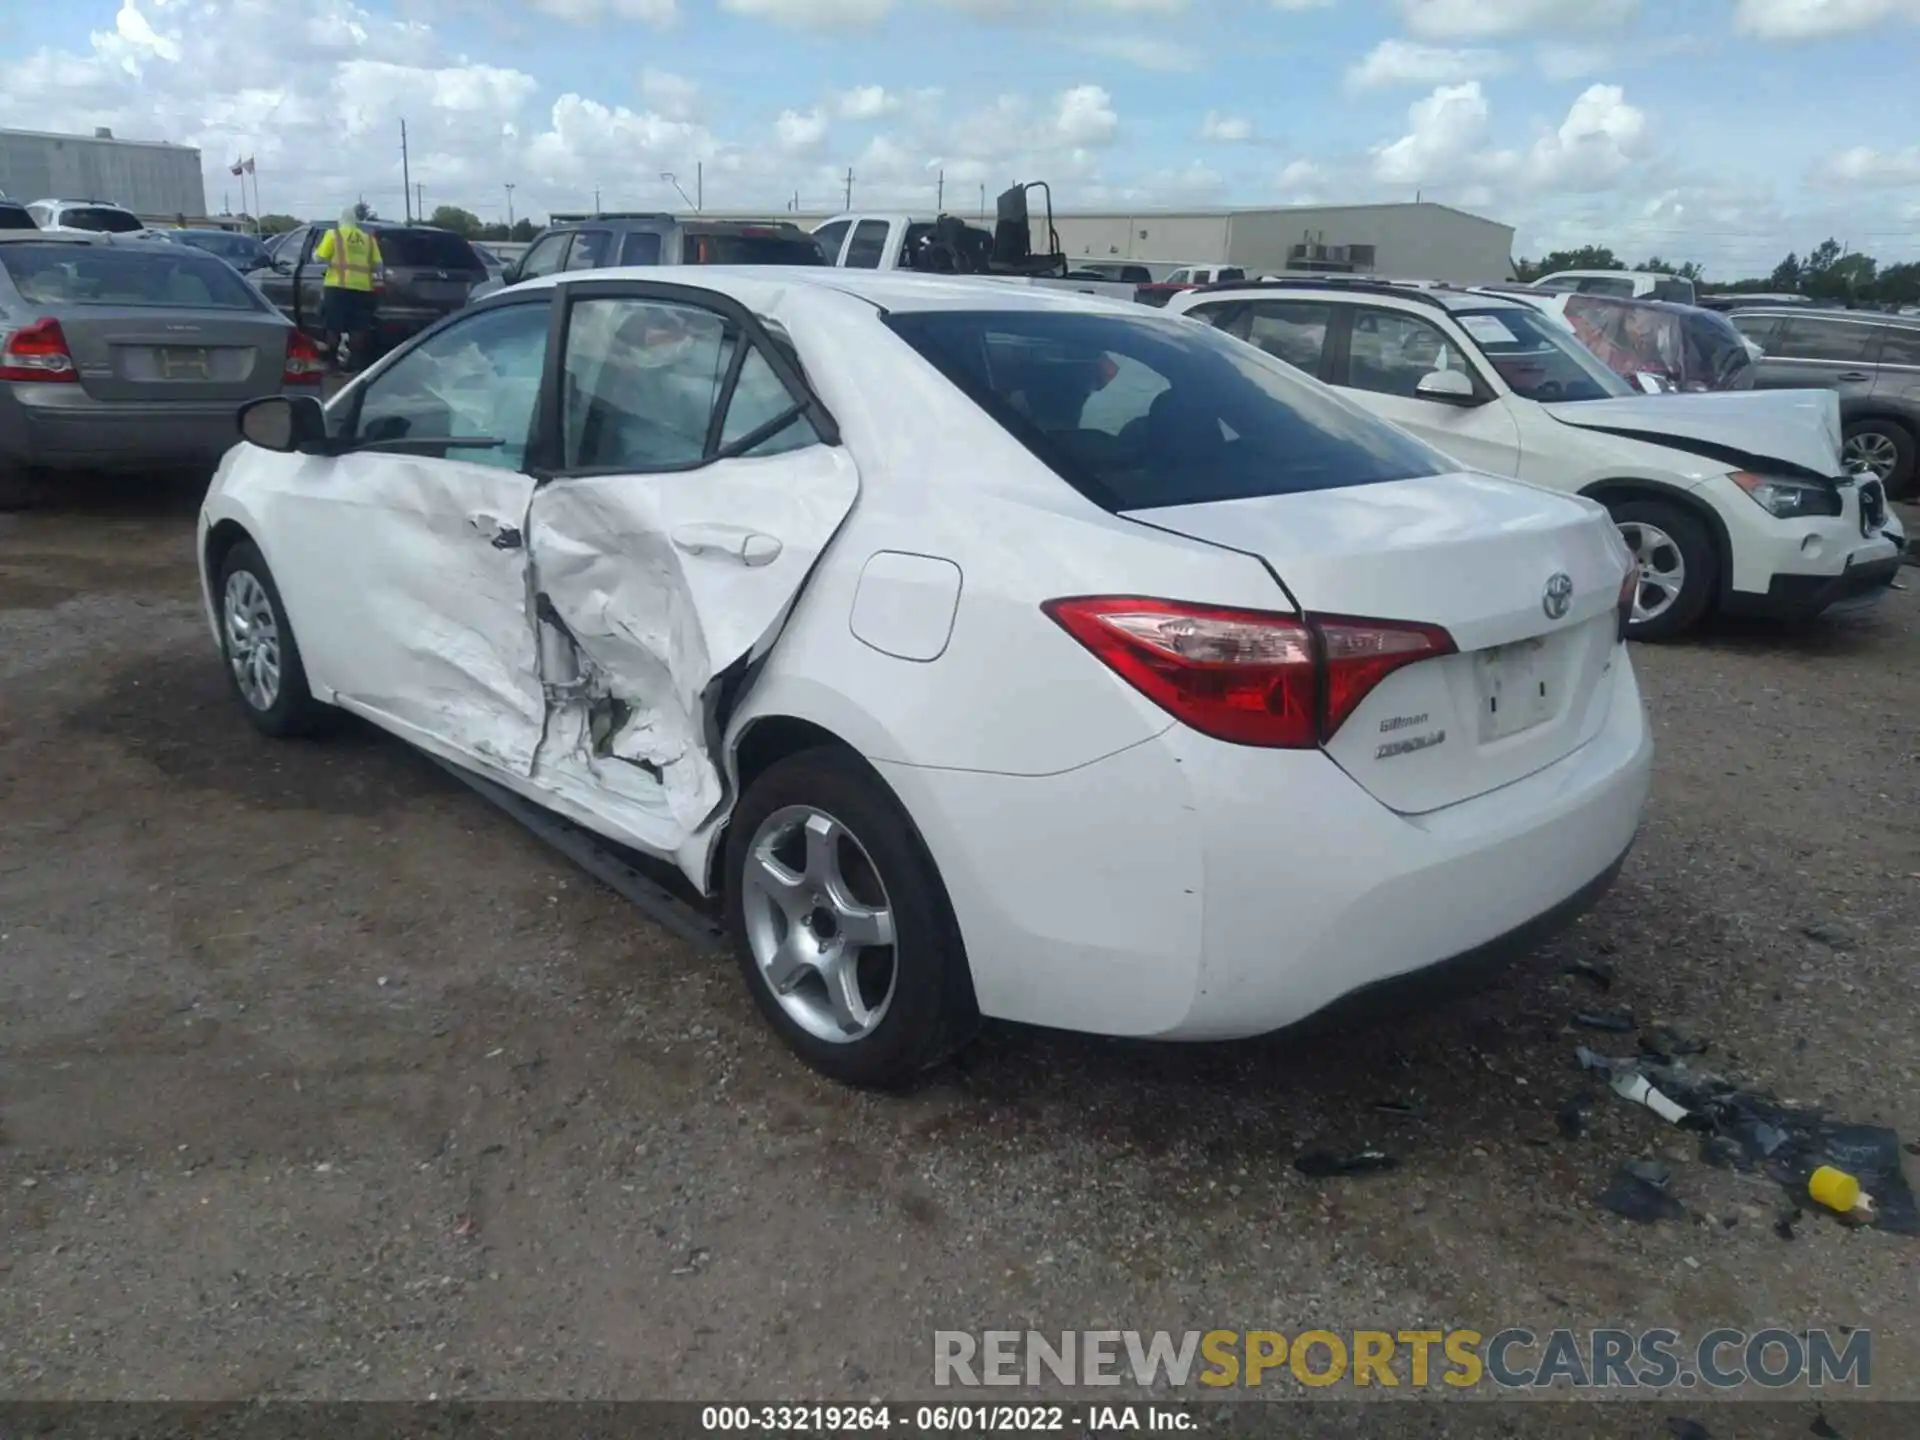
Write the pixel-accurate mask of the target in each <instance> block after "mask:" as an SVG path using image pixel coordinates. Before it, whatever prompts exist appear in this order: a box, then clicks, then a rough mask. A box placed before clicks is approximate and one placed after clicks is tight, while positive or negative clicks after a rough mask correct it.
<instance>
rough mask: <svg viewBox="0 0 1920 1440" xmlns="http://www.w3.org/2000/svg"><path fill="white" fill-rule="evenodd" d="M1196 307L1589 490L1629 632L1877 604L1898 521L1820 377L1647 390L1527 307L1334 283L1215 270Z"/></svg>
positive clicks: (1523, 472)
mask: <svg viewBox="0 0 1920 1440" xmlns="http://www.w3.org/2000/svg"><path fill="white" fill-rule="evenodd" d="M1167 308H1168V311H1169V312H1170V313H1174V314H1187V315H1191V316H1193V317H1195V318H1197V319H1202V320H1205V321H1207V322H1209V323H1211V324H1213V325H1215V326H1217V327H1219V328H1220V329H1223V330H1226V331H1227V332H1228V333H1230V334H1232V335H1235V336H1238V337H1239V338H1240V339H1242V340H1246V341H1249V342H1250V343H1252V344H1255V345H1258V346H1259V347H1260V348H1261V349H1263V350H1265V351H1267V352H1268V353H1269V354H1272V355H1276V356H1278V357H1279V358H1280V359H1282V360H1285V361H1287V362H1289V363H1290V364H1292V365H1294V366H1296V367H1297V368H1299V369H1301V370H1304V371H1306V372H1307V373H1308V374H1310V375H1314V376H1317V377H1318V378H1319V379H1321V380H1323V381H1325V382H1326V383H1328V384H1329V385H1334V386H1337V387H1340V388H1341V389H1342V390H1344V391H1345V392H1346V393H1347V395H1348V396H1350V397H1351V398H1352V399H1353V400H1355V401H1357V402H1358V403H1359V404H1360V405H1361V406H1363V407H1364V408H1366V409H1367V410H1370V411H1372V412H1373V413H1374V414H1376V415H1379V416H1381V417H1382V418H1384V419H1386V420H1390V421H1392V422H1393V423H1394V424H1396V425H1398V426H1400V427H1401V428H1402V429H1405V430H1408V431H1411V432H1412V433H1413V434H1415V435H1417V436H1418V437H1420V438H1421V439H1423V440H1426V441H1427V442H1429V443H1430V444H1432V445H1434V446H1435V447H1437V448H1438V449H1440V450H1441V451H1442V452H1444V453H1447V454H1450V455H1452V456H1453V457H1454V458H1455V459H1457V460H1458V461H1459V462H1460V463H1461V464H1462V465H1463V466H1465V467H1466V468H1468V469H1473V470H1480V471H1484V472H1486V473H1488V474H1492V475H1505V476H1512V477H1513V478H1515V479H1519V480H1524V481H1528V482H1530V483H1532V484H1536V485H1541V486H1545V487H1547V488H1550V489H1554V490H1561V491H1571V492H1574V493H1577V494H1581V495H1585V496H1588V497H1590V498H1592V499H1594V500H1597V501H1599V502H1600V503H1601V504H1603V505H1605V506H1606V507H1607V509H1608V511H1610V512H1611V513H1612V515H1613V518H1614V520H1615V522H1616V523H1617V524H1618V525H1619V526H1620V530H1621V534H1622V536H1623V537H1624V538H1625V539H1626V541H1627V544H1628V546H1629V548H1631V549H1632V550H1633V552H1634V553H1635V555H1636V556H1637V557H1638V558H1639V560H1640V565H1641V572H1642V581H1643V583H1642V585H1641V589H1640V593H1639V595H1638V597H1637V598H1636V600H1635V604H1634V613H1633V620H1632V624H1631V626H1630V632H1629V633H1631V634H1632V635H1634V636H1636V637H1637V638H1640V639H1646V640H1656V639H1664V638H1665V637H1667V636H1670V635H1674V634H1677V633H1679V632H1680V631H1682V630H1685V629H1687V628H1688V627H1690V626H1691V625H1693V624H1694V622H1695V621H1697V620H1699V619H1700V618H1701V617H1702V616H1703V615H1705V614H1706V613H1707V612H1708V611H1709V610H1713V609H1718V610H1720V611H1722V612H1725V613H1737V614H1752V615H1771V616H1778V617H1781V618H1789V619H1798V618H1808V617H1811V616H1813V615H1817V614H1819V613H1821V612H1822V611H1825V610H1828V609H1831V608H1834V607H1837V606H1843V605H1844V606H1847V607H1852V606H1856V605H1865V604H1871V603H1872V602H1874V601H1876V600H1878V599H1879V598H1880V597H1881V596H1882V595H1883V594H1884V593H1885V591H1886V589H1887V587H1888V586H1889V585H1890V584H1892V583H1893V581H1894V579H1895V577H1896V576H1897V575H1898V573H1899V568H1900V556H1901V551H1902V549H1903V548H1904V545H1905V536H1904V533H1903V531H1902V529H1901V526H1900V522H1899V521H1898V520H1897V519H1895V518H1894V517H1893V515H1892V513H1891V512H1890V510H1889V509H1888V506H1887V503H1886V495H1885V492H1884V490H1883V489H1882V488H1881V486H1880V483H1879V482H1878V481H1877V480H1873V479H1872V478H1870V477H1867V476H1851V475H1847V474H1846V473H1844V467H1843V465H1842V463H1841V459H1840V411H1839V404H1838V402H1837V400H1836V399H1835V398H1834V395H1833V393H1832V392H1831V391H1814V390H1770V391H1743V392H1728V393H1719V394H1708V395H1645V394H1642V393H1640V392H1638V391H1636V390H1635V389H1634V388H1633V387H1632V386H1630V385H1629V384H1628V383H1627V382H1626V381H1624V380H1622V379H1621V378H1620V377H1619V376H1617V375H1615V374H1614V373H1613V372H1612V371H1611V370H1609V369H1608V368H1607V367H1606V366H1605V365H1603V364H1601V363H1600V361H1599V360H1598V359H1596V358H1595V357H1594V355H1593V354H1592V352H1590V351H1589V350H1587V349H1586V347H1585V346H1583V345H1581V344H1580V342H1579V341H1578V340H1577V339H1575V338H1574V336H1573V335H1572V333H1571V332H1569V331H1568V330H1566V329H1565V328H1564V327H1563V326H1561V325H1558V324H1556V323H1554V322H1553V321H1551V320H1549V319H1548V318H1547V317H1546V316H1545V315H1543V314H1541V313H1540V312H1539V311H1538V310H1536V309H1534V308H1533V307H1532V306H1530V305H1526V304H1521V303H1517V302H1515V301H1512V300H1508V299H1504V298H1502V297H1500V296H1497V295H1489V294H1486V293H1484V292H1474V291H1470V290H1461V289H1453V288H1448V287H1421V288H1415V287H1412V286H1401V285H1393V284H1388V283H1385V282H1378V281H1369V282H1357V281H1345V280H1326V281H1316V280H1285V281H1268V282H1265V283H1262V284H1247V285H1216V286H1213V287H1211V288H1208V289H1203V290H1189V291H1186V292H1184V293H1182V294H1179V295H1176V296H1174V297H1173V299H1172V301H1171V303H1170V304H1169V305H1168V307H1167Z"/></svg>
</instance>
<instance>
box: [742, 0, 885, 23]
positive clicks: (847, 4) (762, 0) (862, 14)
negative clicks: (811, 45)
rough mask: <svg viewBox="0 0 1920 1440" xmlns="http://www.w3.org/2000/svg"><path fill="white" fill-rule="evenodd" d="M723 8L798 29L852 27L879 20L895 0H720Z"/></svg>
mask: <svg viewBox="0 0 1920 1440" xmlns="http://www.w3.org/2000/svg"><path fill="white" fill-rule="evenodd" d="M720 8H721V9H722V10H731V11H733V12H734V13H735V14H737V15H751V16H752V17H753V18H754V19H756V20H765V21H768V22H770V23H772V24H774V25H786V26H789V27H791V28H793V29H795V30H853V29H865V28H867V27H869V26H872V25H876V24H878V23H879V22H880V21H881V20H882V19H883V18H885V16H886V13H887V12H888V11H889V10H891V9H892V8H893V0H720Z"/></svg>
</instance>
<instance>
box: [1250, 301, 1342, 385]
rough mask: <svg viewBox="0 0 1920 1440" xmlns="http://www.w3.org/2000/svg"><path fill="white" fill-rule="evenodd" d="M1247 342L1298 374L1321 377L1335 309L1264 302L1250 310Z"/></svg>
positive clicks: (1281, 302) (1323, 306) (1322, 306)
mask: <svg viewBox="0 0 1920 1440" xmlns="http://www.w3.org/2000/svg"><path fill="white" fill-rule="evenodd" d="M1249 308H1250V309H1251V311H1252V313H1251V314H1250V315H1249V316H1248V317H1247V334H1246V339H1247V340H1248V341H1249V342H1250V343H1252V344H1255V345H1258V346H1259V347H1260V348H1261V349H1262V350H1264V351H1266V352H1267V353H1268V354H1269V355H1271V356H1273V358H1274V359H1276V360H1284V361H1286V362H1287V364H1289V365H1291V366H1293V368H1294V369H1296V370H1304V371H1306V372H1307V374H1309V375H1318V374H1319V373H1320V365H1321V362H1322V361H1323V360H1324V359H1325V357H1326V350H1327V330H1328V327H1329V326H1330V325H1331V324H1332V323H1333V309H1332V307H1331V306H1327V305H1311V304H1302V303H1297V302H1293V301H1284V302H1283V301H1278V300H1262V301H1260V302H1258V303H1257V304H1255V305H1253V306H1251V307H1249Z"/></svg>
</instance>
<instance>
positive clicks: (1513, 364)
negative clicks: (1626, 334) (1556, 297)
mask: <svg viewBox="0 0 1920 1440" xmlns="http://www.w3.org/2000/svg"><path fill="white" fill-rule="evenodd" d="M1453 318H1454V319H1455V320H1457V321H1459V322H1460V328H1461V329H1462V330H1464V331H1466V332H1467V338H1468V339H1470V340H1472V341H1473V343H1474V345H1475V346H1476V347H1477V348H1478V349H1479V351H1480V353H1481V354H1482V355H1484V356H1486V357H1487V360H1488V362H1489V363H1490V364H1491V365H1492V366H1493V368H1494V369H1495V370H1498V371H1499V372H1500V378H1501V379H1502V380H1504V381H1506V382H1507V385H1508V387H1509V388H1511V389H1512V391H1513V393H1514V394H1516V395H1518V396H1520V397H1521V398H1522V399H1525V400H1538V401H1539V402H1541V403H1542V404H1544V405H1556V404H1559V403H1561V402H1562V401H1567V400H1617V399H1620V398H1621V397H1622V396H1626V395H1634V394H1637V393H1639V392H1637V391H1636V390H1635V389H1634V388H1633V387H1632V386H1631V385H1629V384H1627V382H1626V381H1625V380H1622V379H1621V378H1620V377H1619V376H1618V375H1616V374H1614V373H1613V371H1611V370H1609V369H1608V368H1607V367H1606V366H1605V365H1603V364H1601V363H1600V361H1599V359H1598V358H1597V357H1596V356H1595V355H1594V353H1593V352H1592V351H1591V350H1589V349H1587V347H1586V346H1584V345H1582V344H1581V343H1580V342H1579V340H1577V339H1576V338H1575V337H1574V335H1573V332H1572V331H1570V330H1568V329H1566V328H1565V327H1564V326H1560V325H1556V324H1554V323H1552V322H1551V321H1549V320H1548V319H1547V317H1546V316H1544V315H1542V314H1540V313H1539V312H1538V311H1537V310H1532V309H1523V308H1521V307H1520V306H1518V305H1514V306H1508V307H1503V308H1501V309H1498V310H1462V311H1459V312H1457V313H1456V314H1455V315H1454V317H1453Z"/></svg>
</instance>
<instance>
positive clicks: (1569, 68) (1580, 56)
mask: <svg viewBox="0 0 1920 1440" xmlns="http://www.w3.org/2000/svg"><path fill="white" fill-rule="evenodd" d="M1533 55H1534V61H1535V63H1537V64H1538V65H1539V67H1540V73H1541V74H1542V75H1545V76H1546V77H1547V78H1548V79H1549V80H1584V79H1585V78H1586V77H1587V76H1589V75H1598V74H1599V73H1600V72H1601V71H1603V70H1606V69H1609V68H1611V67H1612V65H1613V64H1614V51H1613V47H1612V46H1611V45H1574V44H1568V43H1566V42H1564V41H1548V42H1546V43H1545V44H1543V45H1540V46H1539V47H1538V48H1536V49H1535V50H1534V52H1533Z"/></svg>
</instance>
